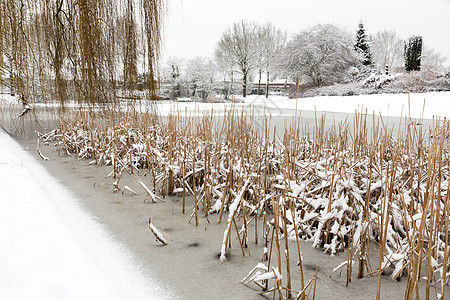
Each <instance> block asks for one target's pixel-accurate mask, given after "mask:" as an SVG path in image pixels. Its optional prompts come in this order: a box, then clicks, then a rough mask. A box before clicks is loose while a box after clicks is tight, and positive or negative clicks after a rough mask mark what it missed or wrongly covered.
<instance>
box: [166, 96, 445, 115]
mask: <svg viewBox="0 0 450 300" xmlns="http://www.w3.org/2000/svg"><path fill="white" fill-rule="evenodd" d="M243 106H245V107H249V106H253V107H257V108H258V112H260V113H263V112H264V110H263V108H266V109H268V111H270V112H272V114H274V113H275V114H276V113H278V114H279V115H280V116H286V115H293V111H292V110H295V109H297V110H299V111H314V110H316V111H318V112H336V113H349V114H353V113H355V111H358V112H366V111H367V113H369V114H372V112H375V114H376V115H378V114H379V113H381V115H383V116H392V117H404V116H411V117H412V118H416V119H419V118H421V117H423V118H425V119H432V118H433V116H440V117H450V92H431V93H421V94H418V93H416V94H410V95H409V96H408V94H374V95H359V96H331V97H330V96H329V97H312V98H299V99H298V100H297V99H289V98H287V97H281V96H270V97H269V98H265V97H264V96H254V95H251V96H247V97H246V98H245V100H244V101H243V103H237V104H236V105H235V107H236V108H239V107H243ZM157 107H158V112H159V113H160V114H162V115H167V114H168V113H170V112H175V111H179V112H181V113H183V112H185V111H186V112H187V113H188V114H195V113H196V112H197V113H200V114H201V113H202V112H211V110H213V112H216V113H220V112H223V110H224V109H227V110H229V109H231V104H229V103H214V104H211V103H194V102H189V103H186V102H182V103H173V102H165V103H161V104H159V105H158V106H157Z"/></svg>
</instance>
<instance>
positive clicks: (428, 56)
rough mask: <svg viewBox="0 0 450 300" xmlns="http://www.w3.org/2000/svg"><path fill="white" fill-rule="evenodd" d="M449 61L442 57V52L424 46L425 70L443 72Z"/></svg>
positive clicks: (423, 61)
mask: <svg viewBox="0 0 450 300" xmlns="http://www.w3.org/2000/svg"><path fill="white" fill-rule="evenodd" d="M446 61H447V57H445V56H442V54H441V53H440V52H436V51H435V50H434V49H432V48H429V47H427V46H426V45H424V46H423V51H422V66H423V67H424V68H431V69H436V70H441V69H443V68H444V63H445V62H446Z"/></svg>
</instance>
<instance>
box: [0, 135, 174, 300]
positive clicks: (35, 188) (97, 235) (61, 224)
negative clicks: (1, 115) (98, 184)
mask: <svg viewBox="0 0 450 300" xmlns="http://www.w3.org/2000/svg"><path fill="white" fill-rule="evenodd" d="M0 195H1V196H0V257H1V259H0V299H161V298H169V297H170V298H173V295H171V293H170V292H168V291H167V290H164V288H163V287H162V286H161V285H160V284H158V282H157V281H156V280H154V279H152V278H150V277H149V276H148V275H144V272H143V270H140V269H139V266H138V265H137V263H136V262H134V261H133V258H132V255H131V254H130V253H129V252H127V250H126V249H125V248H124V246H123V245H121V244H119V243H118V242H116V241H115V240H114V238H113V237H112V236H111V234H109V233H108V232H107V231H106V230H105V229H104V228H103V227H102V226H101V225H100V224H99V223H97V222H96V221H94V219H93V217H92V216H90V215H89V214H88V213H87V212H85V211H84V210H83V209H82V208H81V206H80V205H79V203H78V202H77V200H76V199H75V198H74V196H73V195H72V194H71V193H70V192H69V191H67V190H66V189H64V188H63V187H62V186H61V185H60V184H59V183H57V181H56V180H55V178H53V177H51V176H50V175H49V174H48V173H47V171H46V170H45V169H44V168H43V167H42V166H40V165H39V164H38V163H37V162H36V160H35V158H33V157H32V156H31V155H30V153H27V151H25V150H23V149H22V148H21V147H20V146H19V145H18V144H17V143H16V142H15V141H14V140H13V139H12V138H11V137H9V136H8V135H7V134H5V133H4V132H3V131H2V130H1V129H0Z"/></svg>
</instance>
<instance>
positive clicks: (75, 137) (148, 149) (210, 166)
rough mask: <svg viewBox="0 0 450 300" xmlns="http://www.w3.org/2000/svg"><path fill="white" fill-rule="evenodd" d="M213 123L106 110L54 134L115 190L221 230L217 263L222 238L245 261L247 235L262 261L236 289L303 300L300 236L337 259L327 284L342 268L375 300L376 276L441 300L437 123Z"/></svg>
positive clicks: (445, 222)
mask: <svg viewBox="0 0 450 300" xmlns="http://www.w3.org/2000/svg"><path fill="white" fill-rule="evenodd" d="M213 115H214V112H213V111H212V112H211V113H210V114H205V115H203V116H197V115H196V116H190V115H188V114H187V113H186V112H175V113H173V114H171V115H170V116H168V117H167V118H164V119H163V118H161V117H158V116H157V114H156V113H154V112H153V111H147V112H145V113H137V112H135V111H128V112H124V111H121V110H111V111H109V112H107V113H105V114H104V115H103V116H102V117H99V116H98V115H97V116H94V115H92V114H90V113H89V112H83V111H78V112H76V114H75V115H74V116H73V117H72V118H71V121H61V124H60V128H59V130H60V131H59V132H58V134H56V133H55V137H57V138H58V139H59V142H58V149H59V151H62V152H65V153H67V154H71V155H76V156H77V157H78V158H80V159H90V160H91V161H92V163H96V164H99V165H109V166H111V168H112V170H111V173H110V174H109V175H110V176H111V177H114V178H115V181H114V184H113V186H112V189H114V190H115V191H118V190H120V178H121V176H122V174H123V173H124V171H125V172H127V173H129V174H130V175H131V176H132V177H133V178H134V179H135V180H136V181H137V182H138V183H139V184H140V185H141V186H142V188H143V189H144V190H145V192H146V194H147V197H146V199H145V200H144V201H146V200H150V201H152V202H160V201H164V198H165V197H166V195H178V196H179V197H182V198H183V200H182V203H183V205H182V211H181V212H180V213H183V214H184V213H187V215H189V216H190V217H189V222H191V221H192V220H194V222H195V225H198V224H199V222H200V221H201V220H207V221H208V222H211V221H213V218H214V219H216V218H217V220H216V221H215V222H217V223H221V222H224V223H225V222H226V226H225V230H224V233H223V240H222V244H221V245H218V249H220V261H221V262H223V263H225V261H226V255H227V252H228V251H230V248H229V245H230V244H231V242H232V240H233V241H235V240H237V242H238V243H239V248H240V251H241V253H242V255H244V256H245V255H251V249H250V241H251V240H252V239H253V240H254V242H255V243H252V245H254V244H258V243H259V245H260V246H255V247H264V255H263V257H262V258H261V259H262V262H261V263H260V264H258V265H257V266H255V268H254V269H253V270H251V271H250V273H249V274H248V276H247V277H245V278H244V279H243V281H242V283H243V284H246V285H248V284H256V285H257V286H259V287H261V289H262V293H273V296H274V297H275V296H276V295H277V297H279V298H283V297H287V298H289V297H292V296H293V295H294V296H296V297H297V298H298V299H300V298H301V299H306V298H308V297H312V298H313V297H314V291H315V288H316V279H317V270H316V274H315V276H314V277H313V278H305V277H304V273H303V267H302V264H303V260H307V258H302V255H301V249H300V248H301V246H300V240H306V241H310V242H311V243H312V246H313V247H316V248H320V249H323V251H324V252H326V253H329V254H331V255H335V254H337V253H339V252H344V251H345V253H346V255H345V260H344V261H343V262H342V263H341V264H340V265H338V266H336V268H335V269H334V270H333V273H332V274H330V276H335V273H337V272H338V271H343V270H344V271H345V274H346V280H347V284H348V283H349V282H350V281H351V279H352V277H354V276H357V277H358V278H363V277H366V276H374V277H376V276H378V288H377V291H373V293H374V294H375V293H376V295H377V299H379V298H380V295H381V289H382V286H381V281H380V278H381V276H383V274H390V276H391V277H392V278H393V279H394V280H395V279H399V278H400V277H402V276H405V277H406V278H407V280H406V286H405V293H404V295H405V299H413V298H414V297H418V295H419V290H420V289H421V286H422V290H423V286H425V293H426V297H427V298H429V297H430V296H433V295H434V296H435V297H436V298H437V299H444V298H445V296H446V294H445V292H446V285H447V284H448V279H449V276H450V272H449V270H448V256H449V245H448V244H449V195H450V194H449V189H450V187H449V185H448V179H449V175H450V174H449V164H450V160H449V139H448V135H449V123H448V122H447V121H446V120H433V126H432V127H431V128H428V129H425V128H423V126H422V125H420V122H419V123H417V122H416V121H413V120H410V119H407V118H405V123H404V124H403V125H402V128H403V129H402V130H398V132H393V130H392V129H389V128H386V126H385V124H384V123H383V119H382V118H381V117H376V116H368V115H367V114H356V115H355V117H354V120H353V123H350V122H342V123H340V124H337V125H336V126H334V127H333V128H332V129H331V130H328V131H325V130H324V119H317V122H316V126H314V129H313V131H312V132H305V130H303V129H302V126H301V122H300V121H299V120H296V119H294V120H293V121H292V122H291V125H289V126H288V125H286V126H285V130H284V132H283V133H281V134H278V133H276V132H272V129H271V128H272V127H271V125H270V120H269V119H267V118H263V120H262V123H263V125H262V129H261V128H257V127H255V126H254V123H252V122H251V121H252V120H253V119H254V117H255V116H253V115H252V113H251V112H250V113H246V112H245V111H244V110H242V111H239V110H237V109H235V108H233V107H232V108H231V109H230V110H229V111H226V112H225V113H224V114H223V116H222V117H214V116H213ZM370 121H371V122H372V123H371V124H370V125H371V126H368V125H369V124H368V122H370ZM369 128H370V129H369ZM394 136H396V137H395V138H394ZM147 175H148V176H147ZM144 177H145V178H144ZM142 178H144V179H142ZM122 191H123V188H122ZM251 231H253V232H251ZM261 238H262V241H261V240H260V239H261ZM292 245H294V246H292ZM373 253H378V254H377V255H376V257H378V259H374V255H373ZM290 260H291V261H293V260H298V266H299V270H300V276H301V278H299V279H295V280H293V279H292V278H291V277H292V276H291V274H293V272H292V270H291V269H290V266H291V263H290ZM282 274H283V275H282ZM307 280H309V281H308V282H306V281H307ZM447 297H448V296H447Z"/></svg>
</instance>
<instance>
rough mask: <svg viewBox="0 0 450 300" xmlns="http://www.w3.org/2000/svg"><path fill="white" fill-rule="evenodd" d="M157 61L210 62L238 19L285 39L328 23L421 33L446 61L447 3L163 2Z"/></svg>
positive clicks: (449, 45) (449, 36) (449, 42)
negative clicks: (165, 9) (269, 25)
mask: <svg viewBox="0 0 450 300" xmlns="http://www.w3.org/2000/svg"><path fill="white" fill-rule="evenodd" d="M168 2H170V4H169V12H168V16H167V18H166V23H165V34H164V35H165V36H164V48H163V52H162V53H163V57H164V58H167V57H177V58H192V57H196V56H205V57H212V56H213V53H214V49H215V47H216V44H217V42H218V40H219V39H220V36H221V34H222V33H223V31H224V30H225V29H226V28H227V27H229V26H230V25H231V24H232V23H234V22H236V21H240V20H242V19H245V20H248V21H257V22H259V23H264V22H267V21H270V22H272V23H273V24H274V25H275V26H276V27H278V28H280V29H282V30H286V31H287V33H288V35H289V36H292V35H293V34H295V33H297V32H299V31H301V30H304V29H307V28H308V27H311V26H313V25H316V24H324V23H332V24H335V25H339V26H341V27H343V28H346V29H348V30H351V31H353V32H354V31H356V29H357V26H358V23H359V21H363V23H364V26H365V28H366V33H368V34H371V33H376V32H377V31H379V30H383V29H394V30H395V31H396V32H397V34H398V35H399V36H400V37H402V38H403V39H406V38H408V37H409V36H411V35H415V34H421V35H422V36H423V39H424V45H426V46H427V47H430V48H434V49H435V50H436V51H437V52H441V53H442V54H443V56H446V57H448V59H447V62H446V65H450V0H371V1H364V0H313V1H312V0H277V1H273V0H224V1H221V0H220V1H216V0H169V1H168Z"/></svg>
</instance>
